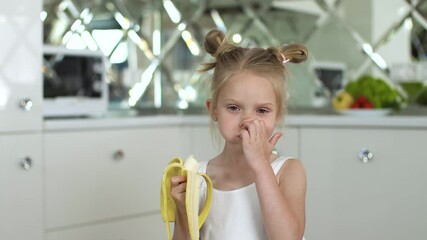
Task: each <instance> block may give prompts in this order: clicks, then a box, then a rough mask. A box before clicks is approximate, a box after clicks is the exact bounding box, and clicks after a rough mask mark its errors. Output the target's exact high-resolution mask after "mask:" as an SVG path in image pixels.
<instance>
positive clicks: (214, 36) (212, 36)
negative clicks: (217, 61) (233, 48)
mask: <svg viewBox="0 0 427 240" xmlns="http://www.w3.org/2000/svg"><path fill="white" fill-rule="evenodd" d="M224 39H225V34H224V33H223V32H221V31H220V30H218V29H213V30H210V31H209V32H208V34H206V38H205V42H204V44H203V47H204V48H205V50H206V52H207V53H209V54H210V55H212V56H214V57H215V56H216V53H217V51H218V48H219V47H220V46H221V44H222V43H223V41H224Z"/></svg>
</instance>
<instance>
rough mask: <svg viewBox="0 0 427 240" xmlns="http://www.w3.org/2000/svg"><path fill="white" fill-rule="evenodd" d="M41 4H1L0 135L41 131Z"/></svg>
mask: <svg viewBox="0 0 427 240" xmlns="http://www.w3.org/2000/svg"><path fill="white" fill-rule="evenodd" d="M41 9H42V1H41V0H15V1H1V3H0V36H3V37H1V38H0V45H1V46H2V51H0V133H1V132H16V131H27V130H41V127H42V111H41V109H42V108H41V105H42V73H41V66H42V63H41V62H42V22H41V21H40V12H41Z"/></svg>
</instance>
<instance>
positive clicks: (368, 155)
mask: <svg viewBox="0 0 427 240" xmlns="http://www.w3.org/2000/svg"><path fill="white" fill-rule="evenodd" d="M373 158H374V154H373V153H372V152H371V151H369V150H368V149H366V148H363V149H362V150H360V152H359V159H360V160H361V161H362V162H363V163H367V162H368V161H369V160H372V159H373Z"/></svg>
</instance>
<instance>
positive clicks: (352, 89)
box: [344, 75, 406, 110]
mask: <svg viewBox="0 0 427 240" xmlns="http://www.w3.org/2000/svg"><path fill="white" fill-rule="evenodd" d="M344 90H345V91H346V92H348V93H350V95H351V96H353V98H355V99H358V98H359V97H360V96H364V97H365V98H366V99H367V100H368V101H369V102H370V103H371V104H372V105H373V108H392V109H395V110H398V109H400V108H401V107H402V106H403V104H404V103H405V102H406V99H405V97H404V95H403V94H401V93H400V92H399V91H398V90H397V88H395V87H394V86H392V85H390V84H389V83H387V82H386V81H385V80H384V79H381V78H375V77H373V76H370V75H363V76H361V77H359V78H358V79H356V80H353V81H350V82H349V83H347V84H346V86H345V87H344ZM362 102H363V101H362ZM368 105H369V104H368Z"/></svg>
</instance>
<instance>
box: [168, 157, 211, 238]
mask: <svg viewBox="0 0 427 240" xmlns="http://www.w3.org/2000/svg"><path fill="white" fill-rule="evenodd" d="M198 171H199V163H198V162H197V161H196V159H194V157H193V156H190V157H189V158H188V159H187V160H185V162H184V161H183V160H182V159H181V158H174V159H172V160H171V161H170V162H169V164H168V165H167V167H166V168H165V170H164V172H163V178H162V184H161V191H160V211H161V214H162V218H163V221H164V222H165V223H166V231H167V234H168V239H169V240H170V239H172V235H171V231H170V226H169V224H170V222H175V213H176V205H175V201H174V200H173V198H172V195H171V177H172V176H178V175H180V176H187V188H186V192H185V207H186V211H187V221H188V229H189V233H190V237H191V240H199V229H200V228H201V227H202V225H203V223H204V222H205V220H206V217H207V216H208V213H209V210H210V207H211V204H212V182H211V180H210V178H209V177H208V176H207V175H206V174H204V173H199V172H198ZM200 176H201V177H203V178H204V179H205V181H206V186H207V194H206V202H205V206H204V208H203V209H202V210H201V212H200V215H199V194H200Z"/></svg>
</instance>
